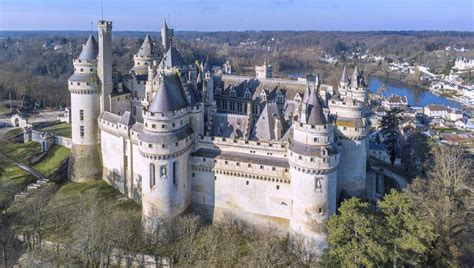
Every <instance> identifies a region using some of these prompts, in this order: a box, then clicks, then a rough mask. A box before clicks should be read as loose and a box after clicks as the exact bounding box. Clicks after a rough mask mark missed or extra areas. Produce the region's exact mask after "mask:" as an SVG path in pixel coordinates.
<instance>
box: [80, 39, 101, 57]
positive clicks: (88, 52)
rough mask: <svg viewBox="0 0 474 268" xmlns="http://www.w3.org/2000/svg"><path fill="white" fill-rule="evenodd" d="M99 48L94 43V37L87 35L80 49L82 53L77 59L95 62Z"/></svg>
mask: <svg viewBox="0 0 474 268" xmlns="http://www.w3.org/2000/svg"><path fill="white" fill-rule="evenodd" d="M98 52H99V48H98V45H97V42H96V41H95V38H94V36H93V35H92V34H91V35H89V39H87V42H86V44H85V45H84V46H83V47H82V52H81V54H80V55H79V57H78V59H80V60H95V59H97V53H98Z"/></svg>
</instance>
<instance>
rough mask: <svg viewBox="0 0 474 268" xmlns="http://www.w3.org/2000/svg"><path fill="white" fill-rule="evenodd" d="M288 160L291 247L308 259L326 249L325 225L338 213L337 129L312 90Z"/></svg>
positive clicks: (300, 119)
mask: <svg viewBox="0 0 474 268" xmlns="http://www.w3.org/2000/svg"><path fill="white" fill-rule="evenodd" d="M301 106H302V107H301V109H300V112H299V115H298V119H297V121H296V122H293V125H292V129H293V138H292V139H291V143H290V145H289V148H288V149H289V153H288V160H289V164H290V177H291V198H292V206H291V216H290V232H289V234H290V239H289V244H290V247H298V248H301V247H303V248H305V249H306V252H307V254H308V255H306V256H301V257H303V258H309V257H311V256H315V255H320V254H321V253H322V250H323V249H324V248H326V247H327V240H326V239H327V235H326V231H325V223H326V221H327V220H328V218H329V216H330V215H332V214H334V213H335V212H336V187H337V166H338V164H339V161H340V160H339V151H338V148H337V146H336V144H335V142H334V127H333V125H332V124H331V123H329V122H328V121H327V119H326V117H325V115H324V113H323V110H322V106H321V102H320V99H319V97H318V94H317V93H316V92H315V91H314V90H311V92H310V96H309V98H308V99H307V101H306V102H303V103H302V104H301Z"/></svg>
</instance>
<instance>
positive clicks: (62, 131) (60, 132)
mask: <svg viewBox="0 0 474 268" xmlns="http://www.w3.org/2000/svg"><path fill="white" fill-rule="evenodd" d="M38 130H39V131H44V132H51V133H53V134H54V135H57V136H61V137H66V138H71V137H72V136H71V124H68V123H60V124H57V125H53V126H49V127H45V128H41V129H38Z"/></svg>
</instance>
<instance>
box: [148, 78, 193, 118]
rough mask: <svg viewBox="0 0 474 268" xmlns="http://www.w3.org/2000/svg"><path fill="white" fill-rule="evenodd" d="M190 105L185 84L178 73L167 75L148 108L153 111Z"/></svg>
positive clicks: (165, 110) (176, 108)
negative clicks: (184, 87)
mask: <svg viewBox="0 0 474 268" xmlns="http://www.w3.org/2000/svg"><path fill="white" fill-rule="evenodd" d="M187 105H188V100H187V98H186V93H185V92H184V89H183V85H182V84H181V81H180V79H179V77H178V75H176V74H169V75H165V76H164V79H163V82H162V83H161V84H160V87H159V88H158V90H157V91H156V93H155V96H154V97H153V100H152V102H151V104H150V107H149V108H148V111H150V112H152V113H164V112H171V111H175V110H179V109H181V108H184V107H186V106H187Z"/></svg>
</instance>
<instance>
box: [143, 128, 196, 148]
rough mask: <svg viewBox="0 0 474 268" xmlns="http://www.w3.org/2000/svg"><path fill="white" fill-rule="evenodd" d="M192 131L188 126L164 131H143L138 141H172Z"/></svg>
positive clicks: (163, 142) (162, 142)
mask: <svg viewBox="0 0 474 268" xmlns="http://www.w3.org/2000/svg"><path fill="white" fill-rule="evenodd" d="M192 133H193V129H192V128H190V127H188V126H187V127H183V128H180V129H178V130H174V131H170V132H165V133H155V132H149V131H143V132H142V133H141V134H140V141H143V142H146V143H158V144H165V143H173V142H177V141H180V140H182V139H185V138H186V137H188V136H189V135H191V134H192Z"/></svg>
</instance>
